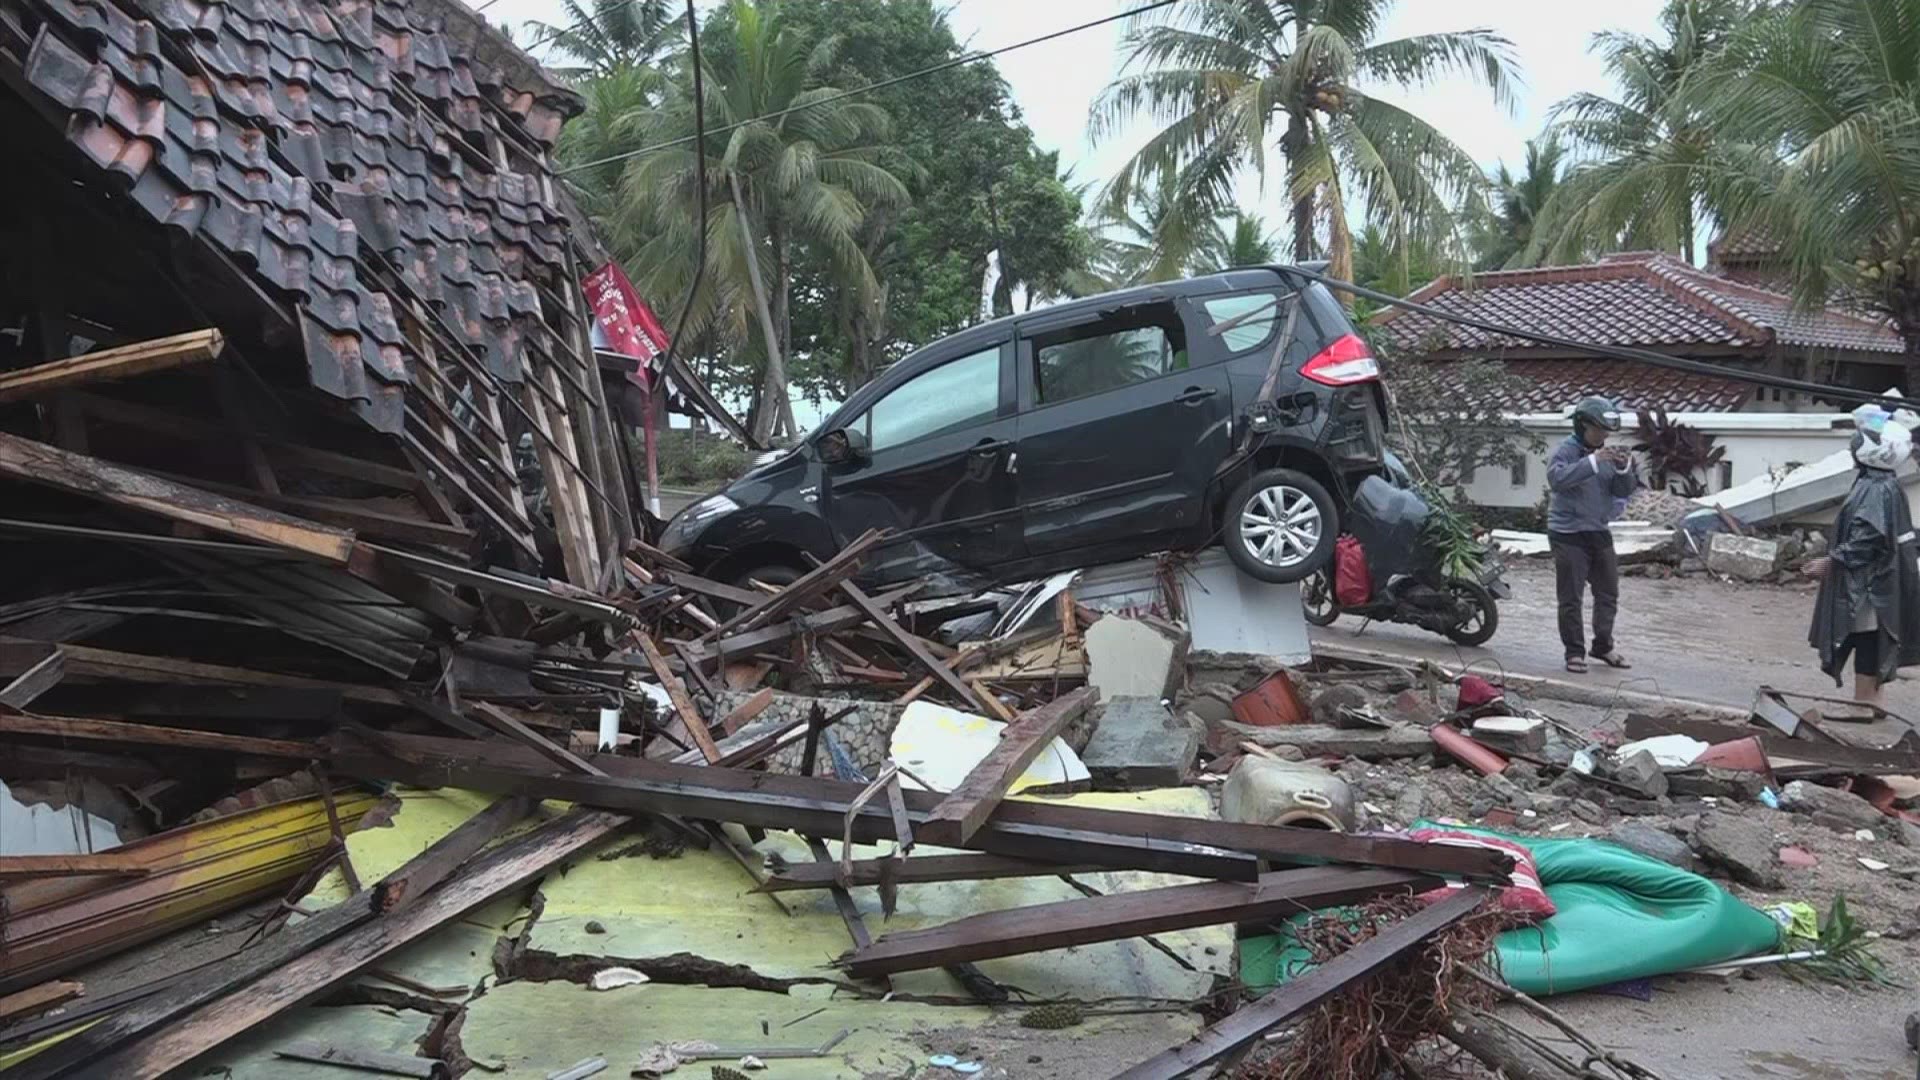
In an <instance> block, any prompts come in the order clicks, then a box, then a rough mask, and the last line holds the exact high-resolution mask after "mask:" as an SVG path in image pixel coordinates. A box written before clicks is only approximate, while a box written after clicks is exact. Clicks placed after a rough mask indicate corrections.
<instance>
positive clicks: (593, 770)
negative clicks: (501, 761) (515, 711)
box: [472, 701, 607, 776]
mask: <svg viewBox="0 0 1920 1080" xmlns="http://www.w3.org/2000/svg"><path fill="white" fill-rule="evenodd" d="M472 711H474V712H476V713H479V714H480V716H481V718H482V719H484V720H485V721H486V722H487V723H489V724H491V725H493V726H494V727H495V728H496V729H497V730H499V731H500V732H501V733H503V734H505V735H508V736H510V737H512V738H514V739H517V740H519V741H520V742H521V744H523V745H525V746H529V747H532V748H533V750H534V751H535V752H536V753H538V754H539V755H540V756H541V757H544V758H547V759H548V760H550V761H553V762H556V763H558V764H560V765H562V766H564V767H566V768H569V769H572V770H573V771H574V772H579V773H586V774H587V775H588V776H605V775H607V774H606V773H604V772H602V771H600V768H599V767H598V766H596V765H593V764H592V763H590V762H588V761H587V760H586V759H585V758H583V757H581V756H579V755H578V754H575V753H574V752H573V751H571V750H568V749H567V748H566V747H564V746H560V745H559V744H557V743H554V742H552V741H550V740H548V739H547V737H546V736H544V735H542V734H540V733H539V732H537V731H535V730H533V729H532V728H530V727H528V726H527V725H525V724H523V723H521V722H520V721H519V719H517V718H516V717H514V716H513V715H511V714H509V713H508V712H507V711H506V710H505V709H502V708H500V707H499V706H497V705H493V704H490V703H488V702H485V701H476V702H474V703H473V705H472Z"/></svg>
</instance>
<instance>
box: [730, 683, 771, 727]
mask: <svg viewBox="0 0 1920 1080" xmlns="http://www.w3.org/2000/svg"><path fill="white" fill-rule="evenodd" d="M771 704H773V687H771V686H768V687H763V688H762V689H760V690H759V691H757V692H755V694H754V695H753V696H752V697H750V698H748V699H747V700H745V701H743V702H741V703H740V704H739V706H737V707H736V708H735V709H734V710H733V711H732V712H729V713H728V714H727V715H726V717H725V718H724V719H722V720H721V721H720V730H721V732H723V733H724V734H727V735H732V734H733V733H734V732H737V731H739V730H740V729H741V727H743V726H744V725H745V724H746V723H747V721H749V720H752V719H753V718H754V717H756V716H759V715H760V714H761V713H763V712H766V711H767V706H769V705H771Z"/></svg>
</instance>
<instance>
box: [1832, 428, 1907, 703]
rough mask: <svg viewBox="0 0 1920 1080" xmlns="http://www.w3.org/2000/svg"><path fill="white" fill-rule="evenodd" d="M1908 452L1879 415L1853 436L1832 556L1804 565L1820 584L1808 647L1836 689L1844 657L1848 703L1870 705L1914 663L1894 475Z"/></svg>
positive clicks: (1903, 515)
mask: <svg viewBox="0 0 1920 1080" xmlns="http://www.w3.org/2000/svg"><path fill="white" fill-rule="evenodd" d="M1911 447H1912V440H1911V436H1909V435H1908V433H1907V430H1906V429H1905V428H1904V427H1901V426H1900V425H1899V424H1898V423H1894V422H1892V421H1890V420H1888V419H1887V418H1886V414H1885V413H1880V414H1879V415H1878V416H1877V417H1872V418H1869V419H1868V421H1867V422H1866V423H1863V424H1862V425H1861V427H1860V429H1859V430H1858V431H1857V432H1855V434H1854V436H1853V458H1854V462H1855V463H1856V464H1857V465H1858V466H1859V473H1858V475H1857V476H1856V477H1855V478H1854V482H1853V490H1851V491H1849V492H1848V493H1847V500H1846V502H1844V503H1842V504H1841V506H1840V514H1839V516H1838V517H1836V518H1835V519H1834V523H1833V545H1832V549H1831V554H1830V555H1829V556H1828V557H1827V558H1825V559H1820V560H1816V561H1815V562H1814V563H1812V564H1809V566H1808V572H1809V573H1810V574H1813V575H1814V576H1817V577H1819V578H1820V579H1821V581H1820V594H1819V596H1818V597H1817V598H1816V599H1815V600H1814V604H1813V627H1812V629H1811V630H1810V631H1809V632H1808V635H1807V640H1808V643H1809V644H1811V645H1812V646H1813V647H1814V648H1815V649H1816V650H1818V651H1819V653H1820V668H1821V670H1822V671H1825V672H1826V673H1827V674H1828V675H1831V676H1833V682H1834V685H1835V686H1839V685H1841V681H1840V671H1841V669H1842V668H1844V667H1845V666H1846V663H1847V659H1848V657H1849V656H1851V657H1852V659H1853V675H1854V691H1853V696H1854V699H1855V700H1856V701H1861V702H1865V703H1868V704H1874V705H1877V704H1879V703H1880V687H1881V686H1882V684H1884V683H1886V682H1887V681H1888V680H1890V679H1892V678H1893V675H1894V672H1895V671H1896V670H1898V669H1899V668H1901V667H1903V666H1907V665H1910V664H1916V663H1920V561H1916V560H1917V559H1920V546H1917V545H1916V544H1915V542H1914V532H1913V518H1912V515H1911V514H1909V513H1908V511H1907V498H1906V495H1905V493H1904V492H1902V491H1901V488H1900V481H1899V480H1898V479H1897V478H1896V477H1895V474H1894V470H1895V469H1897V468H1898V467H1899V466H1900V463H1901V462H1902V461H1904V460H1906V457H1907V454H1908V453H1909V452H1910V450H1911Z"/></svg>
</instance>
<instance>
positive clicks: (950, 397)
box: [821, 340, 1020, 581]
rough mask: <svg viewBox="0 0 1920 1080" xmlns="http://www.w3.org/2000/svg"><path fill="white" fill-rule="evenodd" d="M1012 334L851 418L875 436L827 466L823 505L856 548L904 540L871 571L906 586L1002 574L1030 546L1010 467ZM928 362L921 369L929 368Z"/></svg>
mask: <svg viewBox="0 0 1920 1080" xmlns="http://www.w3.org/2000/svg"><path fill="white" fill-rule="evenodd" d="M1012 356H1013V349H1012V342H1011V341H1010V340H1007V341H1001V342H998V343H992V344H987V345H985V346H982V345H980V344H979V343H978V342H975V343H973V344H971V345H969V346H967V347H965V348H964V349H960V350H957V351H956V354H955V355H952V356H950V357H946V358H944V359H941V360H939V361H937V362H936V363H935V364H933V365H932V366H929V367H924V368H921V369H920V370H918V371H916V372H915V373H914V374H912V375H911V376H909V377H907V378H906V379H904V380H902V381H901V382H900V383H898V384H897V385H895V386H892V387H890V388H888V389H886V390H885V391H884V392H883V393H882V394H881V395H880V396H879V397H878V398H877V399H876V400H875V401H874V402H873V404H871V405H869V406H867V407H866V408H864V409H862V410H860V411H859V413H858V414H857V415H856V416H854V417H853V418H852V419H851V420H850V421H847V422H846V423H842V424H839V425H838V426H839V427H840V428H843V429H852V430H853V431H856V432H858V433H859V434H860V436H861V438H862V440H863V441H864V442H865V444H866V446H865V450H864V452H863V453H861V454H860V455H858V456H856V458H855V459H854V460H851V461H847V462H843V463H841V464H838V465H828V466H826V468H825V470H824V478H823V481H822V488H823V491H822V492H821V505H822V506H823V507H824V509H825V514H826V518H827V521H828V523H829V524H830V525H831V526H832V528H833V531H834V534H835V537H836V539H838V540H839V542H840V543H842V544H844V543H846V542H847V541H849V540H852V539H853V538H855V537H857V536H859V535H860V534H861V533H863V532H865V531H866V530H868V529H888V530H891V531H892V532H893V533H895V534H896V535H895V538H894V539H893V540H892V541H890V542H889V543H887V544H886V545H884V546H883V547H882V548H881V549H880V550H878V551H876V552H875V554H874V556H873V558H872V559H871V560H870V561H869V564H868V570H867V572H866V573H864V574H863V575H862V577H865V578H870V579H872V580H875V581H897V580H900V579H903V578H909V577H915V576H919V575H923V574H927V573H931V572H935V571H943V570H944V571H948V572H951V571H952V570H953V568H954V567H955V566H956V565H957V566H958V567H961V568H964V569H987V570H990V569H992V568H993V567H994V566H995V565H996V564H998V563H1002V562H1006V561H1008V560H1011V559H1014V558H1017V557H1018V556H1019V552H1020V521H1019V511H1018V507H1017V505H1016V503H1015V500H1014V480H1013V476H1012V474H1011V473H1010V471H1009V468H1008V466H1009V463H1010V462H1011V459H1012V452H1013V436H1014V408H1013V400H1014V399H1013V371H1012V367H1013V359H1012ZM918 366H919V365H916V367H918Z"/></svg>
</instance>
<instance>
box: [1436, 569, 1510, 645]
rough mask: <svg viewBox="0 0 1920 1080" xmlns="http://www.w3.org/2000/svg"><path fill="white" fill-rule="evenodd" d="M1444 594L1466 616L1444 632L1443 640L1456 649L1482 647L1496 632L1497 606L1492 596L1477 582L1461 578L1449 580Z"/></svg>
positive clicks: (1497, 627) (1497, 622)
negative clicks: (1453, 645)
mask: <svg viewBox="0 0 1920 1080" xmlns="http://www.w3.org/2000/svg"><path fill="white" fill-rule="evenodd" d="M1447 590H1448V591H1449V592H1451V593H1452V594H1453V598H1454V601H1455V602H1456V603H1458V604H1460V605H1462V607H1463V608H1464V610H1465V611H1466V612H1467V615H1466V617H1465V618H1463V619H1461V620H1460V621H1459V622H1457V623H1454V624H1453V627H1452V628H1451V629H1449V630H1448V631H1447V638H1448V639H1449V640H1451V641H1452V642H1454V643H1455V644H1456V645H1485V644H1486V643H1487V642H1488V641H1489V640H1491V639H1492V638H1493V633H1494V631H1496V630H1498V629H1500V606H1499V604H1498V602H1497V601H1495V600H1494V598H1493V594H1492V593H1490V592H1488V591H1487V590H1486V587H1485V586H1484V585H1481V584H1480V583H1479V582H1477V581H1468V580H1467V579H1465V578H1449V579H1448V580H1447Z"/></svg>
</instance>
